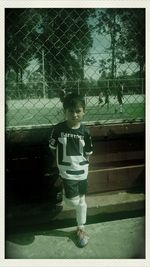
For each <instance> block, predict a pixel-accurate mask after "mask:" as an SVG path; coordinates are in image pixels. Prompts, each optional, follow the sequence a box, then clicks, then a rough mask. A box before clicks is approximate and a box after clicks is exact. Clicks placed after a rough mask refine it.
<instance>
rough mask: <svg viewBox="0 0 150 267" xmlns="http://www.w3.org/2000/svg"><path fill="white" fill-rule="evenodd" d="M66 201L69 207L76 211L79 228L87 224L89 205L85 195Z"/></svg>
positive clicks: (66, 199) (65, 199)
mask: <svg viewBox="0 0 150 267" xmlns="http://www.w3.org/2000/svg"><path fill="white" fill-rule="evenodd" d="M64 201H65V202H66V204H67V205H69V206H71V207H74V208H75V210H76V220H77V225H78V226H83V225H84V224H85V223H86V214H87V204H86V202H85V195H82V196H76V197H74V198H66V197H65V196H64Z"/></svg>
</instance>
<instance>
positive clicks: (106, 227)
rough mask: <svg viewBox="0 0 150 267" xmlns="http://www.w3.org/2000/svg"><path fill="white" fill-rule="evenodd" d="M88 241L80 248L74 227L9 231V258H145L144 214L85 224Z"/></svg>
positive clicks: (7, 257)
mask: <svg viewBox="0 0 150 267" xmlns="http://www.w3.org/2000/svg"><path fill="white" fill-rule="evenodd" d="M86 230H87V233H88V235H89V238H90V239H89V243H88V245H87V246H86V247H85V248H78V246H77V243H76V238H75V227H66V228H59V229H55V230H52V229H51V230H50V229H48V227H45V228H44V227H43V226H42V227H40V225H39V227H36V229H34V228H33V229H32V230H31V229H30V230H26V231H21V232H19V231H18V232H16V233H15V232H14V233H9V234H8V235H7V237H6V244H5V245H6V246H5V250H6V251H5V252H6V255H5V258H6V259H144V258H145V217H144V216H141V217H134V218H126V219H121V220H113V221H106V222H100V223H99V222H98V223H95V224H93V223H92V224H88V225H86Z"/></svg>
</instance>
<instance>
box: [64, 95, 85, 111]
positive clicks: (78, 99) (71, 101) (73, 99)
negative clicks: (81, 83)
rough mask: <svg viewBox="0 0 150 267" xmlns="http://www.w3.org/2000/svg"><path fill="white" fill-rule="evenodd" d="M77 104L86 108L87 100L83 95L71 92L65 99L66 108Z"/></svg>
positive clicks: (74, 106)
mask: <svg viewBox="0 0 150 267" xmlns="http://www.w3.org/2000/svg"><path fill="white" fill-rule="evenodd" d="M77 105H80V106H81V107H82V108H83V109H84V110H85V100H84V98H83V97H82V96H81V95H78V94H75V93H71V94H70V93H69V94H68V95H67V96H66V97H65V98H64V101H63V108H64V110H66V109H70V108H76V107H77Z"/></svg>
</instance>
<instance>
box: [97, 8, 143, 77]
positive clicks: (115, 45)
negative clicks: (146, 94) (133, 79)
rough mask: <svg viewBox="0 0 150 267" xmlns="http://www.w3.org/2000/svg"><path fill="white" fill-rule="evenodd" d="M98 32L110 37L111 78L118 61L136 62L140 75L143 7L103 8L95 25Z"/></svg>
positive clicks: (141, 70) (141, 71) (107, 60)
mask: <svg viewBox="0 0 150 267" xmlns="http://www.w3.org/2000/svg"><path fill="white" fill-rule="evenodd" d="M96 28H97V32H98V33H99V34H103V35H107V36H109V37H110V47H109V48H108V50H109V51H111V58H108V59H105V61H106V62H109V61H110V62H111V65H110V72H111V78H115V77H116V67H117V62H118V63H122V64H124V63H126V62H136V63H137V64H138V65H139V69H140V76H141V77H142V76H143V73H144V67H145V11H144V9H129V8H128V9H114V8H111V9H103V10H99V12H98V23H97V25H96Z"/></svg>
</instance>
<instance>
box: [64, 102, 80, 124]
mask: <svg viewBox="0 0 150 267" xmlns="http://www.w3.org/2000/svg"><path fill="white" fill-rule="evenodd" d="M84 114H85V112H84V109H83V107H82V106H81V105H77V106H76V107H75V108H71V107H70V108H68V109H66V110H65V116H66V120H67V121H68V125H69V126H70V127H79V126H80V122H81V121H82V119H83V116H84Z"/></svg>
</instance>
